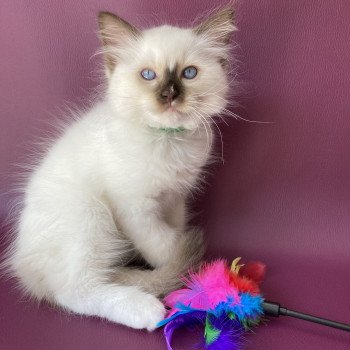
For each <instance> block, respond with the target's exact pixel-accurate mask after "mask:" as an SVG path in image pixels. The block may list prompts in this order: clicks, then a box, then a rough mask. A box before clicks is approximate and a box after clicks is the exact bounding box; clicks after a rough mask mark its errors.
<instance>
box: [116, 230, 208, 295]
mask: <svg viewBox="0 0 350 350" xmlns="http://www.w3.org/2000/svg"><path fill="white" fill-rule="evenodd" d="M175 249H176V252H175V254H174V255H173V256H174V258H173V259H172V260H171V261H169V262H168V263H167V264H166V265H164V266H161V267H159V268H155V269H153V270H141V269H136V268H131V267H122V268H119V269H118V270H117V271H116V272H115V273H113V277H112V281H113V282H114V283H118V284H123V285H134V286H135V285H136V286H138V287H139V288H140V289H142V290H143V291H145V292H147V293H150V294H153V295H156V296H158V297H163V296H164V295H166V294H168V293H169V292H171V291H173V290H175V289H177V288H179V287H180V286H181V285H182V284H183V282H182V277H185V276H186V274H187V272H188V271H189V270H193V271H194V270H195V269H196V268H197V267H198V266H199V264H200V262H201V259H202V257H203V255H204V252H205V247H204V243H203V234H202V232H201V231H200V230H198V229H191V230H189V231H187V232H186V233H184V234H183V235H182V236H181V237H180V239H179V241H178V244H177V246H176V248H175Z"/></svg>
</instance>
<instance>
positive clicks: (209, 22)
mask: <svg viewBox="0 0 350 350" xmlns="http://www.w3.org/2000/svg"><path fill="white" fill-rule="evenodd" d="M234 14H235V13H234V10H233V9H232V8H230V7H225V8H222V9H220V10H218V11H216V12H215V13H213V14H212V15H210V16H209V17H208V18H207V19H206V20H204V21H203V22H202V23H201V24H199V25H198V26H197V27H195V28H194V32H195V33H196V34H198V35H204V36H206V37H208V38H209V39H210V40H212V41H213V42H214V43H216V44H219V45H227V44H228V43H229V41H230V36H231V34H232V32H234V31H235V30H237V28H236V27H235V26H234V24H233V22H234Z"/></svg>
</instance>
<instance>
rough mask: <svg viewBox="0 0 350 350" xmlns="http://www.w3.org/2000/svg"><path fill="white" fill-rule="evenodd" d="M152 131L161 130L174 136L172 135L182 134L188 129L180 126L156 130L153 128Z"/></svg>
mask: <svg viewBox="0 0 350 350" xmlns="http://www.w3.org/2000/svg"><path fill="white" fill-rule="evenodd" d="M151 128H152V129H155V130H159V131H161V132H163V133H165V134H172V133H174V134H175V133H180V132H184V131H186V129H185V128H184V127H183V126H179V127H178V128H155V127H151Z"/></svg>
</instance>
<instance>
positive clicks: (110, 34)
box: [98, 12, 140, 74]
mask: <svg viewBox="0 0 350 350" xmlns="http://www.w3.org/2000/svg"><path fill="white" fill-rule="evenodd" d="M98 24H99V29H100V30H99V34H100V37H101V40H102V44H103V53H104V58H105V63H106V68H107V73H109V74H110V73H111V72H112V71H113V69H114V67H115V65H116V64H117V62H118V48H120V47H123V46H124V45H126V44H127V43H128V42H129V41H130V40H133V39H135V38H137V37H139V36H140V32H139V30H138V29H136V28H135V27H134V26H133V25H131V24H130V23H128V22H126V21H124V20H123V19H122V18H120V17H118V16H116V15H113V14H112V13H109V12H100V13H99V14H98Z"/></svg>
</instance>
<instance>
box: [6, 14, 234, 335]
mask: <svg viewBox="0 0 350 350" xmlns="http://www.w3.org/2000/svg"><path fill="white" fill-rule="evenodd" d="M99 26H100V36H101V39H102V42H103V54H104V59H105V68H106V73H107V82H108V88H107V91H106V95H105V98H104V100H103V101H102V102H100V103H98V104H96V105H95V106H94V107H93V108H92V109H91V110H90V111H89V112H87V113H85V114H83V115H81V118H79V120H77V121H75V122H74V123H73V124H72V125H71V126H69V127H67V129H66V131H65V132H64V133H63V135H62V136H61V137H60V138H59V139H58V140H57V141H56V142H55V143H54V144H53V146H52V147H51V148H50V149H49V151H48V152H47V154H46V155H45V156H44V157H43V159H42V161H41V162H40V164H39V166H37V167H36V169H35V171H34V172H33V173H32V175H31V177H30V179H29V183H28V184H27V187H26V189H25V196H24V203H23V210H22V211H21V213H20V218H19V225H18V234H17V238H16V240H15V242H14V243H13V245H12V248H11V253H10V257H9V259H8V264H9V265H10V266H11V269H12V273H13V274H14V275H15V276H16V277H17V278H18V279H19V280H20V283H21V286H23V289H24V290H25V291H26V292H28V293H29V294H30V295H32V296H34V297H36V298H38V299H39V300H40V299H46V300H49V301H51V302H53V303H55V304H57V305H60V306H62V307H64V308H66V309H68V310H71V311H73V312H76V313H78V314H82V315H95V316H100V317H103V318H106V319H108V320H110V321H113V322H118V323H121V324H124V325H127V326H130V327H134V328H147V329H148V330H153V329H154V328H155V326H156V324H157V323H158V322H159V321H160V320H162V318H163V317H164V314H165V309H164V306H163V305H162V303H161V301H160V300H159V299H158V298H157V297H159V296H162V295H164V294H165V293H167V292H169V291H170V290H172V289H173V288H175V287H176V286H178V276H179V275H181V274H184V273H185V272H186V270H187V269H188V268H189V267H191V266H195V265H196V264H198V263H199V261H200V259H201V257H202V254H203V247H202V237H201V234H200V233H199V231H198V230H196V229H190V228H188V227H187V226H186V197H187V196H188V194H189V192H190V191H191V190H192V189H193V188H194V187H195V186H196V184H197V183H198V181H199V177H200V173H201V169H202V168H203V167H204V166H205V164H206V163H207V161H208V158H209V157H210V151H211V145H212V139H213V134H212V131H211V125H212V119H211V118H212V117H213V116H214V115H215V114H218V113H220V112H221V111H222V110H223V108H224V107H225V106H226V97H227V92H228V88H229V82H228V77H227V72H226V70H227V65H226V63H227V60H228V58H229V44H228V43H229V36H230V34H231V32H232V31H233V30H234V29H235V27H234V25H233V12H232V11H231V10H229V9H224V10H221V11H219V12H217V13H216V14H213V15H212V16H211V17H209V18H208V19H207V20H205V21H204V22H203V23H202V24H200V25H199V26H197V27H195V28H191V29H182V28H177V27H172V26H167V25H166V26H160V27H156V28H151V29H148V30H144V31H139V30H138V29H136V28H135V27H133V26H132V25H130V24H128V23H127V22H125V21H124V20H122V19H121V18H119V17H117V16H115V15H112V14H110V13H106V12H103V13H101V14H100V15H99ZM137 256H141V257H142V258H143V259H144V260H145V261H146V262H147V264H148V265H149V268H148V269H147V268H143V269H142V268H137V267H130V266H128V264H129V263H130V261H131V260H132V259H134V258H135V257H137Z"/></svg>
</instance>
